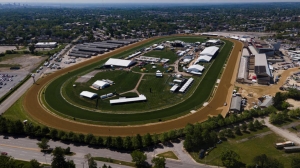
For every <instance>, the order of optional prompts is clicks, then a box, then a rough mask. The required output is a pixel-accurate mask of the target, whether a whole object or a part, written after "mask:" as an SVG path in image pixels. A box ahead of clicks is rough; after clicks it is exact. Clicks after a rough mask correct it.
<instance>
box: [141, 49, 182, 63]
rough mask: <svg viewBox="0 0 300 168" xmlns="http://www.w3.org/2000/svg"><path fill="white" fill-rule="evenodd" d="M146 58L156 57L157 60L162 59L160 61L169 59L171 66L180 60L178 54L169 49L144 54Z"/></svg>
mask: <svg viewBox="0 0 300 168" xmlns="http://www.w3.org/2000/svg"><path fill="white" fill-rule="evenodd" d="M144 56H148V57H155V58H160V59H163V58H165V59H169V62H168V63H170V64H173V63H174V62H175V61H176V60H177V59H178V56H177V54H176V52H175V51H172V50H170V49H168V48H165V49H163V50H152V51H150V52H147V53H146V54H144Z"/></svg>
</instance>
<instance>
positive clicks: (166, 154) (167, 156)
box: [157, 151, 178, 160]
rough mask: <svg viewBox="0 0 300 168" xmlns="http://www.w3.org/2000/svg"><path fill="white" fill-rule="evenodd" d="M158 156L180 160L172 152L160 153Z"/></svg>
mask: <svg viewBox="0 0 300 168" xmlns="http://www.w3.org/2000/svg"><path fill="white" fill-rule="evenodd" d="M157 156H160V157H165V158H170V159H175V160H178V157H177V156H176V155H175V153H174V152H172V151H168V152H164V153H160V154H158V155H157Z"/></svg>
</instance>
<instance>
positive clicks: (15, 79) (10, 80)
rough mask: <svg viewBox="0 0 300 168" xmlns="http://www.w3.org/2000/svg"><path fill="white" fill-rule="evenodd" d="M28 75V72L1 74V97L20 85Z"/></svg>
mask: <svg viewBox="0 0 300 168" xmlns="http://www.w3.org/2000/svg"><path fill="white" fill-rule="evenodd" d="M27 74H28V73H26V72H5V71H4V72H0V97H2V96H4V95H5V94H6V93H7V92H8V91H10V90H11V89H12V88H14V87H15V86H16V85H17V84H18V83H20V82H21V81H22V80H23V79H24V78H25V77H26V75H27Z"/></svg>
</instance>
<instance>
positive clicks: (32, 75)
mask: <svg viewBox="0 0 300 168" xmlns="http://www.w3.org/2000/svg"><path fill="white" fill-rule="evenodd" d="M34 76H35V75H34V73H33V74H31V77H32V79H33V83H34V84H35V79H34Z"/></svg>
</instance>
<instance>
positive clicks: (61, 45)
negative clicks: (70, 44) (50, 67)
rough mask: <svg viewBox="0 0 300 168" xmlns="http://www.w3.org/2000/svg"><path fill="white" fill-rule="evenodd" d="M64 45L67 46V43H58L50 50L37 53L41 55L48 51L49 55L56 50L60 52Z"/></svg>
mask: <svg viewBox="0 0 300 168" xmlns="http://www.w3.org/2000/svg"><path fill="white" fill-rule="evenodd" d="M65 46H67V44H59V45H58V46H57V47H56V48H54V49H52V50H44V51H38V53H39V54H41V55H47V54H48V53H50V55H53V54H55V53H57V52H60V51H61V50H62V49H63V48H65Z"/></svg>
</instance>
